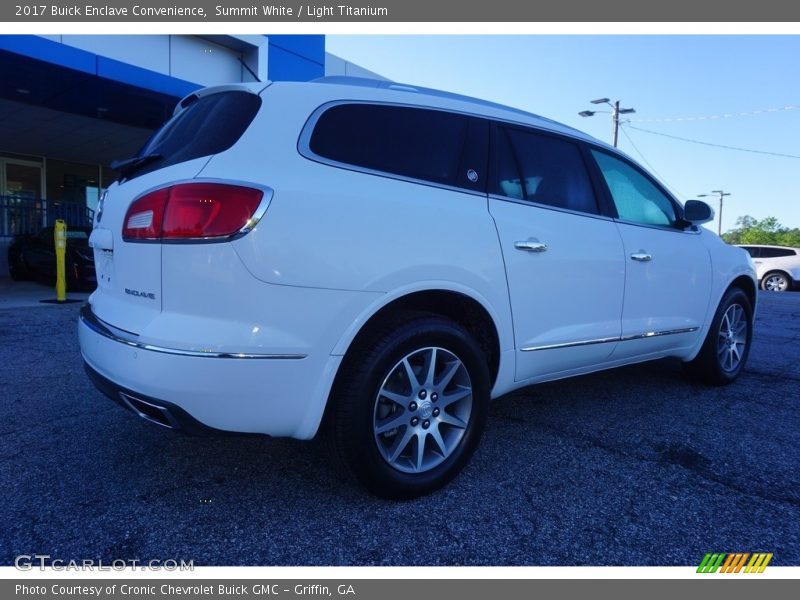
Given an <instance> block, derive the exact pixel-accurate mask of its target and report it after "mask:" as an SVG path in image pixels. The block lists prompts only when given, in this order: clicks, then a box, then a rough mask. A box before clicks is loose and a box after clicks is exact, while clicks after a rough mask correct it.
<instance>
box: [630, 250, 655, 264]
mask: <svg viewBox="0 0 800 600" xmlns="http://www.w3.org/2000/svg"><path fill="white" fill-rule="evenodd" d="M631 259H633V260H638V261H639V262H649V261H651V260H653V257H652V256H651V255H650V254H647V252H634V253H633V254H631Z"/></svg>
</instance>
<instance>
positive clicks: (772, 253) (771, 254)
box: [761, 248, 796, 258]
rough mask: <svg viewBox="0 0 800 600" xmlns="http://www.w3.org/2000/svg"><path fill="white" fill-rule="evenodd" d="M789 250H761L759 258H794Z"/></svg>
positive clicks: (793, 252) (793, 253)
mask: <svg viewBox="0 0 800 600" xmlns="http://www.w3.org/2000/svg"><path fill="white" fill-rule="evenodd" d="M795 255H796V254H795V251H794V250H792V249H791V248H761V258H780V257H782V256H795Z"/></svg>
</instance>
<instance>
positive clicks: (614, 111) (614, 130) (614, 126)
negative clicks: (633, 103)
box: [578, 98, 636, 148]
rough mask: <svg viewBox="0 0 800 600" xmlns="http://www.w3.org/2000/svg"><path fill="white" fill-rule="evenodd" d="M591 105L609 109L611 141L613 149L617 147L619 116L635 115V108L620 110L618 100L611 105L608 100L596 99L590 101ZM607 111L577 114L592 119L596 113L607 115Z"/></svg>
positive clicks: (588, 111)
mask: <svg viewBox="0 0 800 600" xmlns="http://www.w3.org/2000/svg"><path fill="white" fill-rule="evenodd" d="M591 103H592V104H608V105H609V106H610V107H611V111H610V112H611V139H612V141H613V144H614V147H615V148H616V147H617V139H618V137H619V116H620V115H628V114H630V113H635V112H636V109H635V108H620V107H619V100H617V101H615V102H614V104H611V100H609V99H608V98H598V99H597V100H592V101H591ZM607 112H609V111H607V110H583V111H581V112H579V113H578V114H579V115H580V116H582V117H592V116H594V115H596V114H597V113H607Z"/></svg>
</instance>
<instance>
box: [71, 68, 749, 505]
mask: <svg viewBox="0 0 800 600" xmlns="http://www.w3.org/2000/svg"><path fill="white" fill-rule="evenodd" d="M118 168H119V169H120V171H121V178H120V180H119V181H118V182H116V183H114V184H113V185H112V186H111V187H110V188H109V190H108V192H107V194H106V195H105V197H104V200H103V203H102V206H101V209H102V210H100V211H98V214H97V218H96V222H95V228H94V231H93V233H92V235H91V245H92V247H93V248H94V253H95V264H96V268H97V278H98V282H99V287H98V289H97V291H96V292H95V293H94V294H92V296H91V298H90V299H89V303H88V304H87V305H86V306H85V307H84V308H83V310H82V312H81V316H80V324H79V335H80V346H81V351H82V353H83V357H84V359H85V362H86V366H87V372H88V373H89V375H90V377H91V378H92V380H93V381H94V382H95V384H96V385H97V386H98V387H99V388H100V389H101V390H103V391H104V392H105V393H106V394H107V395H109V396H110V397H111V398H113V399H114V400H116V401H118V402H119V403H121V404H123V405H124V406H126V407H128V408H129V409H132V410H133V411H134V412H136V413H138V414H139V415H140V416H142V417H144V418H146V419H149V420H151V421H154V422H155V423H158V424H160V425H163V426H165V427H170V428H180V429H184V430H188V431H208V430H224V431H230V432H251V433H259V434H268V435H272V436H289V437H294V438H299V439H309V438H312V437H314V436H315V435H316V434H317V431H318V429H320V428H321V425H324V427H323V429H324V430H325V431H327V433H328V435H329V439H330V440H331V441H332V443H333V447H334V448H335V452H334V453H333V454H334V455H336V456H337V457H339V458H340V459H341V460H342V461H343V463H344V464H345V465H347V467H349V470H350V472H351V473H352V474H354V475H355V477H356V478H357V479H358V480H359V481H360V482H361V483H362V484H364V485H365V486H366V487H367V488H369V489H370V490H371V491H372V492H374V493H376V494H379V495H383V496H386V497H392V498H408V497H414V496H417V495H420V494H424V493H428V492H430V491H432V490H434V489H436V488H438V487H440V486H442V485H444V484H445V483H446V482H447V481H449V480H450V479H452V477H454V476H455V475H456V474H457V473H458V471H459V470H460V469H461V468H462V467H463V466H464V464H465V463H466V462H467V460H468V459H469V457H470V455H471V454H472V452H473V451H474V450H475V448H476V446H477V445H478V440H479V438H480V436H481V432H482V431H483V429H484V423H485V421H486V417H487V412H488V404H489V400H490V398H494V397H497V396H500V395H502V394H505V393H507V392H510V391H511V390H513V389H516V388H519V387H522V386H527V385H530V384H533V383H537V382H541V381H546V380H552V379H559V378H563V377H569V376H572V375H580V374H582V373H588V372H591V371H597V370H599V369H607V368H611V367H617V366H620V365H626V364H630V363H636V362H640V361H645V360H651V359H657V358H662V357H666V356H673V357H678V358H679V359H681V360H683V361H685V362H686V363H687V364H688V369H689V371H690V372H691V373H694V374H695V375H697V376H698V377H700V378H702V379H704V380H705V381H708V382H711V383H714V384H724V383H728V382H730V381H732V380H733V379H735V378H736V377H737V375H739V373H740V372H741V370H742V368H743V366H744V364H745V361H746V360H747V355H748V350H749V348H750V340H751V336H752V323H753V311H754V309H755V302H756V279H755V272H754V269H753V265H752V262H751V261H750V258H749V256H748V255H747V253H746V252H744V251H743V250H741V249H740V248H735V247H731V246H728V245H727V244H724V243H723V242H722V241H721V240H720V239H719V238H718V237H716V236H715V235H714V234H713V233H710V232H709V231H707V230H706V229H704V228H701V227H697V225H698V224H699V223H702V222H705V221H708V220H710V219H711V218H712V216H713V215H712V212H711V209H710V208H709V207H708V205H706V204H703V203H701V202H697V201H689V202H687V203H686V206H685V207H684V206H682V205H681V204H679V203H678V202H677V201H676V200H675V199H674V198H673V197H672V196H671V195H670V194H669V193H668V192H667V191H666V190H665V189H664V188H663V187H662V186H661V185H660V184H659V183H658V182H657V181H656V180H654V179H653V178H652V177H651V176H650V175H649V174H648V173H646V172H645V171H644V170H643V169H642V168H641V167H639V166H638V165H637V164H635V163H634V162H632V161H631V160H630V159H629V158H627V157H626V156H624V155H623V154H621V153H619V152H618V151H616V150H615V149H614V148H611V147H609V146H607V145H606V144H603V143H601V142H598V141H597V140H595V139H593V138H591V137H589V136H587V135H585V134H583V133H581V132H579V131H576V130H574V129H571V128H570V127H567V126H564V125H560V124H558V123H555V122H553V121H550V120H548V119H544V118H541V117H537V116H535V115H531V114H529V113H525V112H522V111H518V110H514V109H511V108H508V107H504V106H499V105H495V104H491V103H488V102H483V101H480V100H475V99H472V98H466V97H461V96H456V95H453V94H448V93H444V92H439V91H434V90H426V89H420V88H414V87H410V86H405V85H403V86H401V85H397V84H393V83H389V82H377V81H369V80H358V79H346V78H327V79H323V80H320V81H317V82H310V83H288V82H287V83H259V84H241V85H233V86H225V87H216V88H209V89H205V90H202V91H199V92H197V93H195V94H192V95H190V96H188V97H187V98H185V99H184V100H183V101H181V102H180V104H179V105H178V107H177V108H176V110H175V114H174V116H173V118H172V119H171V120H170V121H169V122H168V123H167V124H166V125H164V127H163V128H162V129H161V130H160V131H159V132H158V133H156V134H155V135H154V137H153V138H152V139H151V140H150V141H149V142H148V143H147V144H146V145H145V147H144V148H143V149H142V151H141V153H140V154H139V155H138V156H137V157H135V158H133V159H130V160H127V161H123V162H122V163H120V164H119V165H118Z"/></svg>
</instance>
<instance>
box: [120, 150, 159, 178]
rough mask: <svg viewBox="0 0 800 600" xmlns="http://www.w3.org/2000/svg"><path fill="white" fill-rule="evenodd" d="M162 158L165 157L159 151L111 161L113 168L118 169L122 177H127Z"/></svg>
mask: <svg viewBox="0 0 800 600" xmlns="http://www.w3.org/2000/svg"><path fill="white" fill-rule="evenodd" d="M162 158H164V157H163V156H162V155H160V154H157V153H153V154H144V155H142V156H134V157H132V158H126V159H124V160H115V161H113V162H112V163H111V168H112V169H116V170H118V171H119V173H120V177H121V178H127V177H130V176H131V175H132V174H133V173H134V172H135V171H136V170H137V169H139V168H141V167H143V166H144V165H146V164H149V163H151V162H154V161H156V160H160V159H162Z"/></svg>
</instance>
